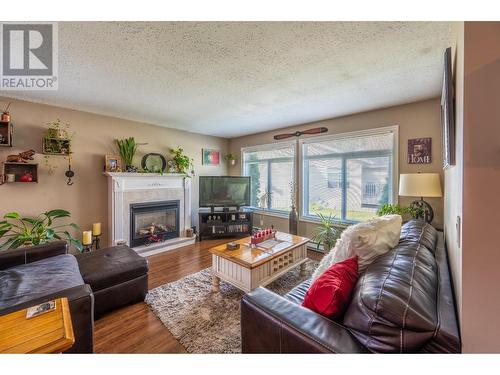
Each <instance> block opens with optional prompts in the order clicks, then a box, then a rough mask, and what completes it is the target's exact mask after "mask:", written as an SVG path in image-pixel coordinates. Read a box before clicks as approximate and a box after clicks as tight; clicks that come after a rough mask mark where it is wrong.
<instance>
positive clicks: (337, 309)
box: [302, 256, 359, 319]
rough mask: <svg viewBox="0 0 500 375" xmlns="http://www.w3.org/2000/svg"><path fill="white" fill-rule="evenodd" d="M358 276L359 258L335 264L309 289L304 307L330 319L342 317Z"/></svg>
mask: <svg viewBox="0 0 500 375" xmlns="http://www.w3.org/2000/svg"><path fill="white" fill-rule="evenodd" d="M358 276H359V275H358V257H357V256H355V257H353V258H349V259H346V260H344V261H342V262H339V263H335V264H334V265H333V266H331V267H330V268H328V269H327V270H326V271H325V272H324V273H323V274H321V276H320V277H318V278H317V279H316V280H315V281H314V282H313V284H312V285H311V286H310V287H309V290H308V291H307V293H306V296H305V298H304V302H302V306H304V307H307V308H308V309H311V310H313V311H315V312H317V313H318V314H321V315H323V316H326V317H327V318H330V319H336V318H339V317H341V316H342V315H343V314H344V311H345V309H346V308H347V305H348V304H349V301H350V299H351V293H352V290H353V289H354V287H355V286H356V282H357V281H358Z"/></svg>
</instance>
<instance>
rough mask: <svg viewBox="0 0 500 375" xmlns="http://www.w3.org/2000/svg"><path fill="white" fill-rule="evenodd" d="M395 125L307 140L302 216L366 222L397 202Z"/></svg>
mask: <svg viewBox="0 0 500 375" xmlns="http://www.w3.org/2000/svg"><path fill="white" fill-rule="evenodd" d="M395 131H396V130H395V128H390V129H381V130H374V131H367V132H362V133H352V134H342V135H339V136H334V137H322V138H319V137H318V138H316V139H314V140H313V139H311V140H305V141H303V143H302V166H303V171H302V172H303V173H302V176H303V181H302V192H303V194H302V215H303V216H304V217H309V218H311V219H314V218H315V217H317V214H318V213H321V214H324V215H326V216H329V215H332V216H334V217H335V218H336V219H337V220H340V221H364V220H367V219H370V218H372V217H373V216H375V214H376V211H377V209H378V208H379V207H380V206H381V205H383V204H384V203H392V200H393V199H392V196H393V176H394V175H395V173H396V172H395V171H394V170H393V168H394V164H395V161H394V158H395V157H396V155H395V152H394V139H395V134H394V132H395Z"/></svg>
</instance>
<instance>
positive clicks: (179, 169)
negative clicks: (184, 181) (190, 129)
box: [168, 146, 194, 177]
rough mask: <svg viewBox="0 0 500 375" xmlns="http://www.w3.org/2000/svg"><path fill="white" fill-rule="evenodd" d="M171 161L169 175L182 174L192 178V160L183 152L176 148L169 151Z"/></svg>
mask: <svg viewBox="0 0 500 375" xmlns="http://www.w3.org/2000/svg"><path fill="white" fill-rule="evenodd" d="M170 155H172V160H171V161H169V163H168V164H169V172H170V173H182V174H185V175H187V176H188V177H189V176H194V164H193V163H194V160H193V158H190V157H189V156H187V155H186V154H185V153H184V150H183V149H182V148H181V147H180V146H177V148H174V149H171V150H170Z"/></svg>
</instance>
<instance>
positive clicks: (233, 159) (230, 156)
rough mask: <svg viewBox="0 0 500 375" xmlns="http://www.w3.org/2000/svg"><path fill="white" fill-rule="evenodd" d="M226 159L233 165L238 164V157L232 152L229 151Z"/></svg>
mask: <svg viewBox="0 0 500 375" xmlns="http://www.w3.org/2000/svg"><path fill="white" fill-rule="evenodd" d="M224 160H225V161H227V162H228V163H229V164H231V165H235V164H236V158H235V157H234V155H233V154H231V153H229V154H227V155H226V156H224Z"/></svg>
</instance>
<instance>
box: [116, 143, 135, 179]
mask: <svg viewBox="0 0 500 375" xmlns="http://www.w3.org/2000/svg"><path fill="white" fill-rule="evenodd" d="M116 145H117V146H118V151H119V152H120V156H121V157H122V159H123V162H124V163H125V169H126V170H127V171H133V170H135V168H134V166H133V165H132V163H133V160H134V155H135V153H136V151H137V146H138V145H137V143H136V142H135V138H134V137H130V138H125V139H117V140H116Z"/></svg>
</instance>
